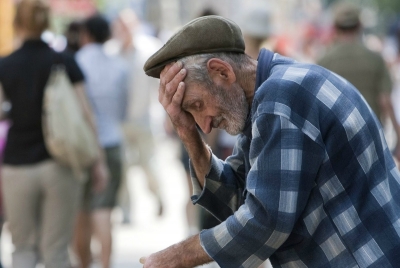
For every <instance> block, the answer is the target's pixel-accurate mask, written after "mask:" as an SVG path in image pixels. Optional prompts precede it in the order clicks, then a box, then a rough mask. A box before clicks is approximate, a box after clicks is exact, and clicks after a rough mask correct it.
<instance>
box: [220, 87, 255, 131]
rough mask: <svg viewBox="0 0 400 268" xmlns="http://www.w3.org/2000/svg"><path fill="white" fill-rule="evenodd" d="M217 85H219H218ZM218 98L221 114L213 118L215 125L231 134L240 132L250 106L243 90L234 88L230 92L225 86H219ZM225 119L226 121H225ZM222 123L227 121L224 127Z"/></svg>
mask: <svg viewBox="0 0 400 268" xmlns="http://www.w3.org/2000/svg"><path fill="white" fill-rule="evenodd" d="M216 87H217V86H216ZM217 89H218V90H216V92H218V93H217V94H216V98H217V100H218V103H219V104H220V107H221V110H222V111H221V115H220V116H218V117H215V118H214V119H213V122H212V123H213V127H219V128H223V129H224V130H225V131H226V132H228V133H229V134H230V135H233V136H235V135H237V134H240V133H241V132H242V131H243V129H244V126H245V124H246V119H247V115H248V112H249V106H248V104H247V100H246V96H245V94H244V91H243V90H239V89H238V90H233V91H232V92H231V94H228V93H227V92H226V91H225V90H224V89H223V88H217ZM224 120H225V122H223V121H224ZM221 123H225V124H224V125H223V126H222V127H221V126H219V125H220V124H221Z"/></svg>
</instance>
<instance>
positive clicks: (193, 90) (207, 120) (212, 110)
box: [182, 84, 249, 135]
mask: <svg viewBox="0 0 400 268" xmlns="http://www.w3.org/2000/svg"><path fill="white" fill-rule="evenodd" d="M182 108H183V109H184V110H185V111H187V112H189V113H190V114H191V115H192V116H193V117H194V119H195V121H196V123H197V124H198V125H199V127H200V128H201V129H202V131H203V132H204V133H206V134H208V133H210V132H211V130H212V128H220V129H224V130H225V131H226V132H228V133H229V134H231V135H237V134H239V133H240V132H242V131H243V128H244V125H245V122H246V118H247V114H248V110H249V107H248V103H247V100H246V96H245V93H244V90H243V89H242V88H241V87H240V86H239V85H237V84H233V85H232V86H231V87H229V88H223V87H221V86H218V85H215V84H214V86H213V89H205V88H204V87H203V86H201V85H198V84H196V85H191V86H187V87H186V92H185V96H184V98H183V101H182Z"/></svg>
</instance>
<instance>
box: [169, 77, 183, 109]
mask: <svg viewBox="0 0 400 268" xmlns="http://www.w3.org/2000/svg"><path fill="white" fill-rule="evenodd" d="M184 93H185V83H184V82H179V84H178V87H177V89H176V92H175V94H174V96H173V97H172V101H171V102H172V103H173V104H174V105H175V106H179V107H181V105H182V99H183V95H184Z"/></svg>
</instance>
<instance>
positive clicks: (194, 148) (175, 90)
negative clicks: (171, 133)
mask: <svg viewBox="0 0 400 268" xmlns="http://www.w3.org/2000/svg"><path fill="white" fill-rule="evenodd" d="M185 76H186V70H185V69H183V68H182V63H181V62H179V61H178V62H176V63H173V64H170V65H167V66H166V67H165V68H164V70H163V71H162V72H161V75H160V87H159V101H160V103H161V104H162V106H163V107H164V109H165V111H166V112H167V113H168V115H169V117H170V119H171V122H172V124H173V126H174V128H175V130H176V132H177V134H178V136H179V138H180V139H181V140H182V142H183V144H184V145H185V148H186V150H187V152H188V154H189V158H190V159H191V161H192V165H193V167H194V170H195V172H196V176H197V178H198V180H199V183H200V185H201V186H202V187H204V177H205V176H206V174H207V173H208V171H209V170H210V159H211V152H210V150H209V149H208V147H207V145H206V144H205V142H204V141H203V139H202V137H201V135H200V133H199V132H198V130H197V128H196V122H195V120H194V118H193V116H192V115H191V114H189V113H187V112H186V111H184V110H183V109H182V107H181V105H182V100H183V96H184V93H185V83H184V82H183V79H184V78H185Z"/></svg>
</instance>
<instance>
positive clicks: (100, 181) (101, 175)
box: [91, 160, 109, 193]
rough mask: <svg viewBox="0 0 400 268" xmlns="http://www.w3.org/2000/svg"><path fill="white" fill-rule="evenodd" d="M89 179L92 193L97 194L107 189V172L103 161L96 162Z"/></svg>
mask: <svg viewBox="0 0 400 268" xmlns="http://www.w3.org/2000/svg"><path fill="white" fill-rule="evenodd" d="M91 179H92V180H93V182H92V188H93V191H94V192H96V193H99V192H101V191H104V190H105V189H106V187H107V183H108V179H109V172H108V168H107V165H106V163H105V161H104V160H98V161H96V163H95V164H94V165H93V167H92V170H91Z"/></svg>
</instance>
